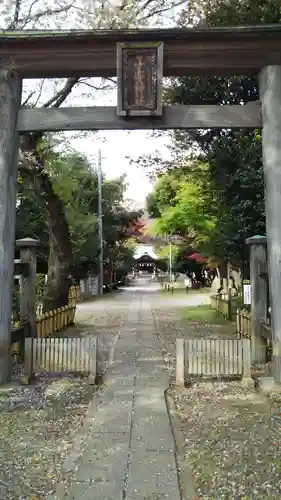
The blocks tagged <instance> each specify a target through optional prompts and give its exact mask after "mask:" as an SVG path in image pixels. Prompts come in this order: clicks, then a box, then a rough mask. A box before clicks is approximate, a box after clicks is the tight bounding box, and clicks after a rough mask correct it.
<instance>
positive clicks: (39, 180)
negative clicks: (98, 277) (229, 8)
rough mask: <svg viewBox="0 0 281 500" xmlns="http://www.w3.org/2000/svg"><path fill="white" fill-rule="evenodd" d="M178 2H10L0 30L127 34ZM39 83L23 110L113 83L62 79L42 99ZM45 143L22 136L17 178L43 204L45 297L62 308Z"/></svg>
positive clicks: (60, 233) (60, 223)
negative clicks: (31, 187) (46, 233)
mask: <svg viewBox="0 0 281 500" xmlns="http://www.w3.org/2000/svg"><path fill="white" fill-rule="evenodd" d="M183 3H184V2H183V1H181V0H175V1H174V0H170V1H169V2H165V1H164V0H160V2H159V0H157V1H156V0H148V1H147V0H140V1H139V0H138V1H136V0H133V1H131V2H127V1H126V0H122V1H121V2H120V3H119V4H118V5H117V6H115V7H114V6H113V5H112V4H111V3H110V2H104V1H95V2H94V1H85V2H84V4H83V6H82V5H81V6H79V5H76V4H75V3H73V2H72V1H71V2H70V1H68V0H61V2H60V3H59V5H57V4H56V2H50V4H48V6H46V3H45V2H43V1H41V0H35V1H34V0H14V2H9V3H6V4H5V6H4V10H3V12H2V18H1V22H2V28H3V29H7V30H10V31H11V30H22V29H30V28H31V29H34V28H37V29H38V28H39V29H40V28H41V29H42V28H44V29H45V28H49V29H56V28H57V27H58V26H59V27H60V28H61V27H62V26H63V25H65V23H67V25H68V26H70V25H71V27H73V28H78V27H79V28H90V29H92V28H95V29H99V28H107V29H114V28H128V27H133V26H136V25H137V26H146V25H148V24H149V23H150V22H157V23H161V22H163V16H164V15H165V14H167V13H169V12H171V9H172V8H173V7H174V6H175V5H176V6H177V5H181V4H183ZM45 83H46V82H45V81H42V82H40V83H39V85H38V87H37V89H36V88H35V89H34V90H32V91H31V92H30V91H29V92H28V93H26V92H25V93H24V104H25V105H28V106H30V107H33V106H36V105H38V104H39V105H42V106H43V107H59V106H61V105H62V104H63V103H64V102H65V101H66V99H68V98H69V96H70V95H71V93H72V91H73V89H74V87H75V86H78V85H79V86H80V87H83V86H87V87H90V88H92V89H95V90H107V89H108V88H112V86H113V85H114V81H112V80H106V81H104V80H102V82H101V84H100V83H98V84H97V82H96V80H95V79H88V80H87V79H86V80H85V79H84V78H81V79H79V78H78V77H75V78H68V79H67V80H65V81H64V82H63V83H60V82H58V81H55V82H54V86H53V95H51V97H50V96H48V97H47V96H46V98H45V92H44V89H45V87H46V85H45ZM45 142H46V134H44V133H36V134H28V135H26V136H25V137H23V139H22V142H21V151H22V160H21V162H20V168H21V171H22V176H23V178H26V174H27V173H28V177H29V180H28V182H33V184H34V187H35V190H36V193H37V195H38V197H40V198H41V200H42V202H43V203H44V204H45V208H46V215H47V219H48V228H49V237H50V245H49V259H48V296H49V297H52V304H53V306H54V307H59V306H61V305H63V304H65V303H66V301H67V297H68V288H69V280H68V275H69V271H70V269H71V266H72V260H73V255H72V245H71V235H70V232H69V228H68V223H67V219H66V216H65V213H64V210H63V203H62V202H61V200H60V197H59V195H58V193H56V192H55V190H54V189H53V185H52V181H51V178H50V176H49V174H48V173H47V169H46V164H45V162H46V161H48V159H47V158H48V155H46V154H45V148H42V147H41V144H42V143H44V144H45Z"/></svg>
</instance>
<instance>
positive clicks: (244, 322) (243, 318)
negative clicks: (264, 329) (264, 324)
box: [236, 309, 252, 339]
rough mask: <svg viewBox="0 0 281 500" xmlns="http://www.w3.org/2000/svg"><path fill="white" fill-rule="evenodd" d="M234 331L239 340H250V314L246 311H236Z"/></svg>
mask: <svg viewBox="0 0 281 500" xmlns="http://www.w3.org/2000/svg"><path fill="white" fill-rule="evenodd" d="M236 331H237V333H238V336H239V338H242V337H245V338H247V339H250V338H251V336H252V322H251V313H250V311H248V310H247V309H237V311H236Z"/></svg>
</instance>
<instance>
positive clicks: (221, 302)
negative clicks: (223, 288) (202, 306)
mask: <svg viewBox="0 0 281 500" xmlns="http://www.w3.org/2000/svg"><path fill="white" fill-rule="evenodd" d="M210 299H211V308H212V309H215V310H216V311H217V312H219V313H220V314H222V315H223V316H224V317H226V318H228V317H229V309H230V304H229V300H228V296H227V295H220V294H218V295H211V297H210Z"/></svg>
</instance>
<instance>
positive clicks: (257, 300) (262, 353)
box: [246, 236, 267, 362]
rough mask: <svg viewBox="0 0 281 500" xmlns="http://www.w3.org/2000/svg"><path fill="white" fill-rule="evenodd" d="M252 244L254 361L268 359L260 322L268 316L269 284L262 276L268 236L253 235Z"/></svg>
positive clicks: (252, 343) (252, 341)
mask: <svg viewBox="0 0 281 500" xmlns="http://www.w3.org/2000/svg"><path fill="white" fill-rule="evenodd" d="M246 245H249V246H250V281H251V293H252V298H251V318H252V337H251V350H252V361H253V362H255V361H258V362H265V361H266V348H267V346H266V342H265V339H263V338H262V337H261V331H260V324H261V321H265V320H266V317H267V284H266V281H265V280H264V279H263V278H262V277H261V276H260V273H261V267H262V266H265V265H266V237H265V236H252V237H251V238H247V239H246Z"/></svg>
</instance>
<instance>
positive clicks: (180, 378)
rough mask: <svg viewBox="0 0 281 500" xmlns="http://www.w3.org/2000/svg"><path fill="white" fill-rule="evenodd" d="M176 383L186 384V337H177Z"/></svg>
mask: <svg viewBox="0 0 281 500" xmlns="http://www.w3.org/2000/svg"><path fill="white" fill-rule="evenodd" d="M176 385H178V386H181V387H183V386H184V339H176Z"/></svg>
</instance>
